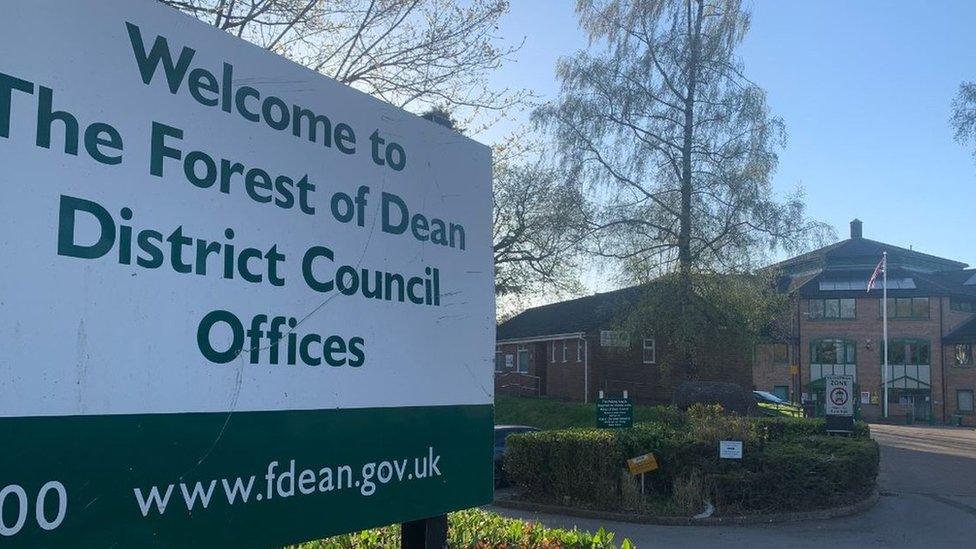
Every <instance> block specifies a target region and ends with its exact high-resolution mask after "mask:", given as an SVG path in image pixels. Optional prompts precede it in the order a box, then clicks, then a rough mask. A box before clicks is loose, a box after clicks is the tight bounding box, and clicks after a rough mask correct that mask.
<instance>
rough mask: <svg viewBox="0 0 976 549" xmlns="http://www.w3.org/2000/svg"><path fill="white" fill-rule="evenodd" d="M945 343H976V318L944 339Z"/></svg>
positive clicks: (960, 326) (958, 327) (963, 324)
mask: <svg viewBox="0 0 976 549" xmlns="http://www.w3.org/2000/svg"><path fill="white" fill-rule="evenodd" d="M942 341H943V342H944V343H973V342H976V317H973V318H971V319H969V320H968V321H966V322H963V323H962V324H960V325H959V326H957V327H956V329H955V330H952V331H951V332H949V333H948V334H946V336H945V337H943V338H942Z"/></svg>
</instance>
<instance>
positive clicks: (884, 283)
mask: <svg viewBox="0 0 976 549" xmlns="http://www.w3.org/2000/svg"><path fill="white" fill-rule="evenodd" d="M881 262H882V263H883V265H884V266H883V267H882V269H881V273H882V275H883V276H884V278H882V279H881V292H882V294H883V296H882V298H881V318H882V324H883V325H884V328H883V330H884V371H883V372H882V375H881V378H882V380H883V381H882V382H883V383H884V417H885V419H888V252H887V251H886V252H884V255H883V257H882V259H881Z"/></svg>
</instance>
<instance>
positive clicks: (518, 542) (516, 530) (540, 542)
mask: <svg viewBox="0 0 976 549" xmlns="http://www.w3.org/2000/svg"><path fill="white" fill-rule="evenodd" d="M447 535H448V545H449V546H450V547H452V548H472V549H489V548H498V549H503V548H509V547H512V548H514V547H519V548H528V549H616V548H617V547H618V544H617V542H616V541H615V538H616V536H615V535H614V534H613V533H612V532H608V531H606V530H604V529H602V528H601V529H600V530H598V531H597V532H595V533H590V532H583V531H580V530H577V529H575V528H574V529H572V530H560V529H555V528H545V527H543V526H541V525H539V524H536V523H533V522H526V521H522V520H518V519H511V518H506V517H502V516H500V515H497V514H495V513H489V512H487V511H482V510H479V509H468V510H465V511H458V512H457V513H451V514H450V515H448V531H447ZM399 547H400V527H399V526H398V525H392V526H386V527H383V528H374V529H372V530H364V531H362V532H356V533H352V534H344V535H341V536H335V537H332V538H328V539H323V540H319V541H313V542H309V543H305V544H303V545H300V546H298V547H297V549H386V548H388V549H394V548H399ZM619 547H620V548H621V549H632V547H633V544H632V543H631V542H630V541H629V540H626V539H624V540H621V541H620V542H619Z"/></svg>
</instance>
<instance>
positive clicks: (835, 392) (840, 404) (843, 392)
mask: <svg viewBox="0 0 976 549" xmlns="http://www.w3.org/2000/svg"><path fill="white" fill-rule="evenodd" d="M824 384H825V385H824V387H825V391H824V392H825V395H826V400H827V401H826V403H825V410H824V411H825V413H826V415H828V416H851V417H853V416H854V376H851V375H831V376H826V377H824Z"/></svg>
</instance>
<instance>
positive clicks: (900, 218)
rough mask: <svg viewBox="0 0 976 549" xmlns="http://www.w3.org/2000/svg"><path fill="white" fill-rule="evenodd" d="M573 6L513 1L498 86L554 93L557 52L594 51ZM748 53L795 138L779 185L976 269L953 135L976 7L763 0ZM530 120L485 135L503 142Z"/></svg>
mask: <svg viewBox="0 0 976 549" xmlns="http://www.w3.org/2000/svg"><path fill="white" fill-rule="evenodd" d="M574 4H575V2H574V1H572V0H512V8H511V12H510V14H509V15H508V17H507V18H506V19H505V20H504V21H503V23H502V26H501V28H500V29H499V32H500V34H501V36H502V37H503V38H504V39H505V40H506V41H511V42H517V41H520V40H522V38H523V37H524V38H525V46H524V48H523V49H522V50H521V51H520V52H519V53H518V55H517V62H515V63H513V64H511V65H509V66H507V67H506V68H505V69H503V70H502V71H500V72H499V73H498V74H497V75H496V76H495V80H496V84H498V85H511V86H523V87H527V88H529V89H532V90H534V91H535V92H536V93H538V94H539V95H540V96H541V97H542V99H551V98H554V97H556V94H557V92H558V83H557V82H556V80H555V74H554V67H555V62H556V60H557V59H558V58H559V57H562V56H566V55H570V54H572V53H573V52H574V51H576V50H578V49H580V48H584V47H586V39H585V37H584V36H583V35H582V33H581V32H580V30H579V28H578V26H577V24H576V18H575V14H574V12H573V5H574ZM751 8H752V9H751V11H752V28H751V31H750V32H749V35H748V36H747V38H746V40H745V42H744V43H743V45H742V47H741V48H740V54H741V56H742V59H743V61H744V62H745V65H746V73H747V75H749V76H750V78H752V79H753V80H754V81H756V82H757V83H759V84H760V85H761V86H763V88H765V89H766V91H767V92H768V94H769V102H770V104H771V106H772V110H773V112H774V113H775V114H776V115H778V116H780V117H782V118H783V119H784V121H785V122H786V126H787V131H788V135H789V139H788V143H787V146H786V148H785V150H783V151H781V154H780V165H779V169H778V170H777V172H776V174H775V176H774V181H775V186H776V189H777V192H780V193H784V194H785V193H787V192H790V191H792V190H793V189H795V188H796V186H798V185H802V187H803V188H804V190H805V192H806V198H807V204H808V206H809V213H810V214H811V215H812V216H813V217H815V218H817V219H819V220H821V221H825V222H827V223H829V224H831V225H832V226H834V227H835V228H836V230H837V233H838V235H839V236H840V237H842V238H845V237H846V235H847V233H848V225H847V224H848V222H849V221H850V220H851V219H853V218H854V217H858V218H860V219H862V220H863V221H864V233H865V236H866V237H868V238H873V239H876V240H881V241H885V242H890V243H892V244H895V245H900V246H905V247H908V246H913V247H914V249H916V250H919V251H924V252H927V253H932V254H936V255H941V256H944V257H949V258H953V259H958V260H961V261H965V262H966V263H969V264H970V265H973V266H976V243H974V238H976V215H974V213H976V161H974V159H973V157H972V156H971V154H970V150H968V149H967V148H965V147H963V146H961V145H958V144H956V143H955V142H954V141H953V139H952V131H951V130H950V128H949V126H948V118H949V114H950V106H951V102H952V98H953V97H954V96H955V93H956V90H957V88H958V86H959V83H960V82H961V81H963V80H967V79H968V80H976V32H974V22H976V2H971V1H952V2H949V1H939V2H928V1H921V0H919V1H914V2H908V1H894V2H893V1H888V2H881V1H870V2H869V1H856V2H854V1H806V2H800V1H786V0H756V1H755V2H753V3H752V4H751ZM526 118H527V114H523V115H521V116H516V117H515V119H513V120H511V121H509V122H506V123H503V124H500V125H499V126H498V127H495V128H493V129H492V130H490V131H488V132H486V133H484V134H482V135H480V136H479V139H481V140H484V141H487V142H492V141H494V140H496V139H498V138H499V137H500V136H501V135H503V134H504V133H505V132H508V131H511V130H512V129H514V128H516V127H517V126H518V124H519V122H521V121H524V120H525V119H526Z"/></svg>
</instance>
